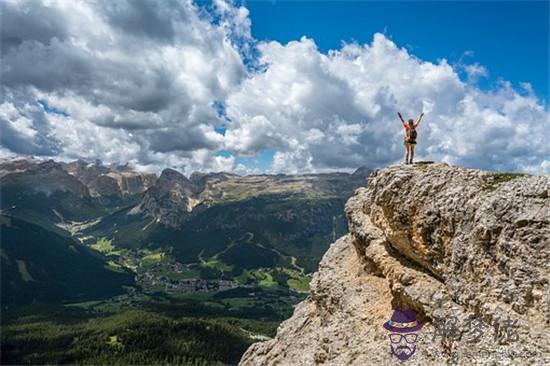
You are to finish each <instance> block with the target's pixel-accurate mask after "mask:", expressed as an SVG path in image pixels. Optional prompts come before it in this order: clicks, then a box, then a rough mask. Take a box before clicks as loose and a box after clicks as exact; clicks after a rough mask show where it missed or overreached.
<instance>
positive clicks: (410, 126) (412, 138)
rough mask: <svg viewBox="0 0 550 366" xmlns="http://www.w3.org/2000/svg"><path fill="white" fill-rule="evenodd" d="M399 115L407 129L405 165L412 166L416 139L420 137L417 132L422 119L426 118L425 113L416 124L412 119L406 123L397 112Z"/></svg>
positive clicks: (421, 114)
mask: <svg viewBox="0 0 550 366" xmlns="http://www.w3.org/2000/svg"><path fill="white" fill-rule="evenodd" d="M397 115H398V116H399V119H400V120H401V122H402V123H403V127H404V128H405V164H412V162H413V159H414V147H415V145H416V137H417V135H418V133H417V132H416V128H417V127H418V125H419V124H420V121H421V120H422V117H424V113H420V117H418V120H417V121H416V123H415V122H414V120H413V119H412V118H409V120H408V121H407V122H405V120H404V119H403V116H401V113H399V112H397ZM409 157H410V160H409Z"/></svg>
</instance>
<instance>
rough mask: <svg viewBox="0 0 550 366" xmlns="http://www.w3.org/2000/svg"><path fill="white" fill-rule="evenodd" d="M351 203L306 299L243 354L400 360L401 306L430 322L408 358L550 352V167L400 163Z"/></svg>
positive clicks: (499, 360)
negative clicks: (503, 169)
mask: <svg viewBox="0 0 550 366" xmlns="http://www.w3.org/2000/svg"><path fill="white" fill-rule="evenodd" d="M346 215H347V218H348V225H349V229H350V233H349V234H348V235H345V236H343V237H341V238H340V239H338V240H337V241H336V242H335V243H333V244H332V245H331V246H330V248H329V250H328V251H327V253H326V254H325V256H324V257H323V259H322V261H321V263H320V264H319V270H318V272H316V273H315V275H314V276H313V279H312V282H311V286H310V294H309V296H308V297H307V299H306V300H305V301H303V302H302V303H300V304H299V305H298V306H297V307H296V309H295V311H294V315H293V316H292V317H291V318H290V319H288V320H287V321H285V322H284V323H283V324H282V325H281V326H280V327H279V329H278V332H277V336H276V337H275V338H274V339H272V340H269V341H266V342H259V343H255V344H254V345H252V346H251V347H250V348H249V349H248V351H247V352H246V353H245V354H244V355H243V357H242V359H241V362H240V364H241V365H275V364H277V365H314V364H326V365H394V364H398V363H400V362H401V361H399V360H398V358H396V357H395V355H392V354H391V353H390V342H389V339H388V333H389V332H388V331H387V330H385V329H384V328H383V327H382V325H383V324H384V323H385V322H386V321H387V320H389V319H390V317H391V315H392V311H393V310H394V309H411V310H413V311H414V313H415V314H416V316H417V319H418V320H419V321H420V322H421V323H422V324H424V327H423V328H422V329H421V331H420V332H419V334H420V338H419V341H418V342H417V345H416V352H415V354H413V355H412V357H411V358H410V359H408V360H407V364H410V365H441V364H453V365H510V364H514V365H547V364H550V337H548V333H549V331H550V321H549V318H550V289H549V276H550V261H549V259H550V258H549V257H550V177H548V176H542V177H534V176H523V175H518V174H499V173H489V172H483V171H479V170H473V169H465V168H459V167H453V166H449V165H446V164H431V165H412V166H402V165H399V166H393V167H389V168H386V169H383V170H380V171H377V172H375V173H373V174H372V175H371V176H370V177H369V179H368V184H367V187H366V188H365V187H362V188H358V189H357V190H356V192H355V195H354V196H353V197H352V198H350V199H349V201H348V202H347V204H346Z"/></svg>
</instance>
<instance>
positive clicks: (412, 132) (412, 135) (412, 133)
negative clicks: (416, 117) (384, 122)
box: [409, 128, 416, 142]
mask: <svg viewBox="0 0 550 366" xmlns="http://www.w3.org/2000/svg"><path fill="white" fill-rule="evenodd" d="M409 141H415V142H416V129H414V128H411V130H410V131H409Z"/></svg>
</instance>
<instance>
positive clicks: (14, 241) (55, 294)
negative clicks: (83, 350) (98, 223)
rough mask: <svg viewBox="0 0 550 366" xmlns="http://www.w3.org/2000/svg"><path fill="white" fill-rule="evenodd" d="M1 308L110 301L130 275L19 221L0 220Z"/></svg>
mask: <svg viewBox="0 0 550 366" xmlns="http://www.w3.org/2000/svg"><path fill="white" fill-rule="evenodd" d="M0 229H1V235H0V254H1V264H2V288H1V295H2V299H1V301H2V305H3V306H4V305H9V304H27V303H33V302H59V301H85V300H89V299H96V298H105V297H110V296H113V295H116V294H119V293H122V292H123V288H122V286H123V285H131V284H133V275H131V274H130V273H129V272H127V271H125V270H124V269H122V268H120V267H112V268H111V267H110V266H109V264H108V263H107V261H106V260H105V258H104V257H103V256H102V255H100V254H99V253H97V252H94V251H92V250H90V249H88V248H86V247H84V246H82V245H80V244H78V243H76V242H75V241H74V240H72V239H70V238H66V237H62V236H59V235H57V234H56V233H54V232H51V231H48V230H45V229H43V228H41V227H39V226H37V225H34V224H31V223H28V222H25V221H23V220H20V219H17V218H14V217H9V216H5V215H1V216H0Z"/></svg>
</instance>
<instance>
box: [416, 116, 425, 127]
mask: <svg viewBox="0 0 550 366" xmlns="http://www.w3.org/2000/svg"><path fill="white" fill-rule="evenodd" d="M422 117H424V112H422V113H420V117H418V120H417V121H416V123H415V124H414V126H415V128H416V126H418V125H419V124H420V121H422Z"/></svg>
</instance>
